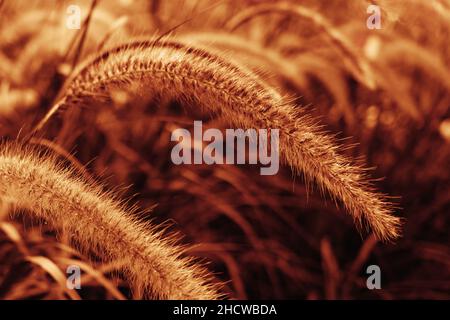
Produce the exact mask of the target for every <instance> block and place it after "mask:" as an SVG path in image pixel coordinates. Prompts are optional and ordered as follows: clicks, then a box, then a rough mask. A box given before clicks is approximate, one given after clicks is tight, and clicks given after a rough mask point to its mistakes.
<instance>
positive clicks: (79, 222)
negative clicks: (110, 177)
mask: <svg viewBox="0 0 450 320" xmlns="http://www.w3.org/2000/svg"><path fill="white" fill-rule="evenodd" d="M0 199H1V201H2V202H6V203H10V204H12V205H14V206H15V207H17V208H21V209H26V212H32V213H34V214H35V215H36V216H37V217H39V218H43V219H45V220H46V221H47V222H48V223H50V224H51V225H53V226H54V227H56V228H57V229H59V230H64V231H65V232H66V233H67V234H69V235H70V236H71V237H73V238H74V239H76V241H77V243H78V244H79V245H80V246H81V248H82V249H84V250H85V251H87V252H93V253H95V254H96V255H97V256H98V257H100V258H102V259H103V260H104V261H116V260H120V261H124V262H125V263H124V265H123V268H124V273H125V275H126V276H127V278H128V280H129V281H130V283H131V287H132V288H133V289H134V290H135V291H137V292H142V293H143V294H144V296H145V297H149V298H157V299H216V298H219V297H220V295H219V294H218V291H217V287H216V286H215V285H213V284H212V283H211V281H212V277H211V276H210V275H209V274H208V273H207V272H206V270H204V269H203V268H201V267H198V266H196V265H195V264H194V263H193V261H191V260H190V259H189V258H184V257H182V254H183V252H184V249H183V248H181V247H180V246H178V245H176V244H175V241H176V239H175V238H174V237H171V238H167V237H166V238H164V237H163V235H162V232H161V231H157V230H156V227H155V226H154V225H152V224H150V223H144V222H140V221H138V220H137V219H136V218H135V217H134V216H135V215H134V214H133V211H135V210H133V209H128V208H126V207H125V205H123V204H122V203H121V202H119V201H118V200H116V199H114V197H112V196H111V195H110V194H107V193H104V192H103V191H101V189H100V188H99V187H98V186H96V185H94V184H89V183H86V182H84V181H83V180H82V179H80V178H78V177H77V175H76V173H75V172H74V171H72V170H70V169H65V168H62V167H61V166H59V165H58V164H57V163H56V162H55V161H54V160H52V159H50V158H49V157H48V155H47V156H46V158H45V159H44V158H43V157H42V155H39V154H38V153H36V152H34V151H32V149H31V148H25V147H21V146H17V145H13V144H6V145H5V144H4V145H2V146H1V147H0Z"/></svg>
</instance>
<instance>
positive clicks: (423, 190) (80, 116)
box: [0, 0, 450, 299]
mask: <svg viewBox="0 0 450 320" xmlns="http://www.w3.org/2000/svg"><path fill="white" fill-rule="evenodd" d="M69 4H76V5H79V6H80V8H81V9H82V15H83V20H82V24H81V29H80V30H68V29H67V28H66V27H65V19H66V12H65V9H66V8H67V6H68V5H69ZM376 4H378V5H380V6H381V8H382V13H383V29H382V30H369V29H367V28H366V24H365V21H366V18H367V15H366V11H365V9H366V7H367V5H368V2H367V1H364V0H358V1H352V2H348V1H341V0H336V1H333V2H329V1H295V0H292V1H258V2H255V1H250V0H249V1H227V2H223V3H221V2H219V3H212V2H209V1H203V0H190V1H188V0H174V1H167V2H163V1H158V0H152V1H147V0H139V1H133V2H130V3H129V2H126V1H92V2H91V1H74V3H72V2H70V3H69V2H68V1H49V2H45V3H43V2H38V1H36V2H33V1H32V2H30V1H2V2H1V5H0V114H1V115H2V119H1V120H0V124H1V126H0V130H1V134H2V137H3V139H4V140H8V141H9V142H7V143H3V144H2V147H1V148H2V151H1V153H0V176H1V179H0V180H1V186H0V191H1V194H0V198H1V203H2V212H1V215H0V217H3V222H1V223H2V224H1V226H2V232H3V234H0V256H1V257H2V261H4V263H3V265H2V266H0V296H1V297H4V298H10V299H12V298H41V297H53V298H71V299H79V298H81V297H83V298H117V299H122V298H123V297H124V296H128V297H134V298H175V299H178V298H191V299H196V298H200V299H201V298H204V299H213V298H219V297H223V296H224V294H226V295H228V296H232V297H237V298H249V297H250V298H288V297H290V298H292V297H294V298H300V297H303V298H315V297H323V298H330V299H334V298H339V297H344V298H349V297H366V296H367V295H368V294H369V293H368V292H366V291H364V288H361V286H360V283H361V281H359V276H360V275H359V273H360V272H361V271H362V270H363V269H364V265H365V263H368V262H369V260H375V261H376V263H378V264H380V265H381V267H382V269H383V268H385V269H388V268H390V269H389V272H390V274H394V275H396V276H398V277H399V278H400V273H401V270H402V268H403V266H404V265H410V264H411V261H417V260H414V259H419V260H420V259H425V261H427V264H426V265H425V266H424V267H421V268H417V269H411V270H408V272H407V276H406V279H409V280H410V281H412V282H413V283H414V281H416V280H418V279H419V278H420V277H421V276H422V275H423V274H426V273H427V272H429V271H430V270H433V268H438V267H439V266H441V265H447V266H448V261H449V257H450V255H449V253H448V250H446V249H445V247H442V246H441V242H442V241H441V239H445V238H446V233H447V234H448V228H447V229H446V228H445V225H446V223H447V222H448V217H446V216H445V215H444V214H443V213H444V212H445V209H446V208H448V206H449V201H450V199H449V198H448V194H449V191H450V187H449V186H450V184H449V179H450V177H449V176H450V173H449V171H450V170H449V168H448V160H449V155H450V151H449V142H448V141H449V140H448V135H446V133H445V132H446V130H445V127H446V125H445V124H446V123H447V122H448V118H450V114H449V103H450V97H449V94H448V92H449V88H450V84H449V80H448V79H450V77H449V76H450V74H449V71H448V70H449V68H448V64H449V63H450V61H449V47H448V46H449V44H448V41H445V38H446V37H447V38H448V32H449V24H448V21H447V20H446V17H448V12H449V10H450V5H449V3H448V1H446V0H441V1H438V0H435V1H430V2H429V3H427V5H424V4H423V3H421V2H419V1H417V2H416V1H412V2H411V3H410V4H408V5H406V4H402V5H399V4H394V3H393V2H391V1H376ZM179 8H182V9H183V10H179ZM421 10H428V11H429V12H430V14H431V13H434V14H436V16H437V18H436V19H431V18H430V16H426V15H421V14H420V12H421ZM430 20H433V21H432V23H431V21H430ZM423 30H427V31H428V34H426V33H425V34H423ZM430 32H431V33H432V35H430ZM425 35H426V37H425ZM186 111H188V112H186ZM316 118H320V121H317V120H314V119H316ZM192 119H202V120H203V121H204V123H207V126H208V127H213V128H226V127H227V126H230V125H231V126H234V127H242V128H279V129H280V153H281V156H282V159H284V162H285V164H287V167H288V168H287V169H284V170H283V172H280V174H279V175H277V176H274V177H259V176H258V175H257V173H256V171H255V170H254V169H253V168H251V167H249V166H245V167H241V166H236V167H233V166H181V167H177V166H174V165H172V164H171V162H170V156H169V154H170V148H171V145H170V132H171V131H172V130H173V129H175V128H177V127H178V126H179V125H183V126H186V125H187V126H189V124H191V123H192ZM338 132H342V134H339V137H340V138H342V137H346V136H351V137H352V138H350V139H348V140H350V141H339V140H340V139H338V138H337V134H336V133H338ZM27 144H34V145H38V146H39V147H34V148H31V147H29V146H27ZM349 144H356V145H355V146H354V147H352V148H348V147H345V146H346V145H349ZM38 149H40V150H47V152H43V153H42V152H38ZM49 150H51V151H52V152H49ZM55 157H59V159H60V160H58V161H56V160H55ZM364 163H367V164H368V165H369V166H371V167H376V169H375V170H370V171H368V170H366V169H362V168H363V166H364V165H363V164H364ZM289 167H290V169H291V170H292V172H293V173H290V170H289ZM298 174H301V175H303V177H304V178H305V181H299V182H295V187H294V188H293V177H295V176H296V175H298ZM370 176H372V177H380V176H381V177H385V179H384V180H383V181H372V180H373V179H371V178H370ZM97 180H102V185H104V187H100V186H98V185H97V184H96V183H95V182H93V181H97ZM117 186H129V187H127V188H123V187H117ZM315 186H317V188H318V189H319V191H321V192H315V191H314V190H310V189H314V188H315ZM375 186H376V188H377V189H380V190H381V191H380V192H378V191H376V190H375ZM413 186H417V188H413ZM105 190H109V191H105ZM111 190H114V191H111ZM325 191H326V194H325ZM113 194H114V195H113ZM327 194H328V195H329V197H330V198H331V199H332V201H333V202H337V204H338V206H332V205H329V204H328V203H327V199H326V198H327V197H328V196H327ZM383 194H390V195H393V196H396V198H395V199H394V198H390V197H387V196H384V195H383ZM117 199H128V200H127V202H131V203H135V205H133V206H130V205H127V204H124V203H123V200H117ZM154 203H157V204H158V205H157V208H156V209H155V210H154V213H152V218H153V221H152V222H151V223H150V222H148V221H149V217H148V216H147V214H142V213H139V212H142V210H143V209H145V208H152V207H153V206H154ZM393 203H394V204H395V205H393ZM339 207H343V208H345V210H346V211H348V212H349V213H350V214H351V216H352V217H353V219H354V221H355V222H356V225H357V227H358V228H359V229H361V231H363V232H364V231H365V229H367V230H369V231H372V232H373V233H374V236H372V235H371V236H369V237H368V238H367V240H363V241H362V240H361V239H359V238H358V237H359V236H358V233H355V232H354V231H353V230H352V229H351V228H347V227H346V226H347V221H346V220H345V219H344V218H342V215H336V214H333V213H336V212H339V211H340V209H339ZM397 207H402V208H403V210H398V208H397ZM135 208H136V209H135ZM12 209H14V211H20V212H21V213H24V215H23V216H24V218H23V219H24V221H23V223H24V225H25V227H24V228H22V227H19V224H18V221H17V219H15V220H14V221H12V222H8V221H6V220H7V218H6V217H7V215H8V213H9V212H11V211H12ZM28 213H29V214H28ZM399 215H401V216H404V217H406V218H407V220H405V221H406V224H405V233H404V235H403V238H402V239H400V240H398V241H399V242H398V244H396V245H394V246H393V245H386V244H383V245H377V242H376V240H375V238H378V239H381V240H394V239H397V238H398V237H399V235H400V218H398V216H399ZM36 219H37V220H36ZM168 219H170V221H173V222H174V223H176V225H174V223H170V224H168V223H167V222H166V221H167V220H168ZM35 222H38V223H37V224H38V225H42V227H40V229H41V230H39V228H36V227H35V225H36V223H35ZM47 223H48V225H47ZM156 226H158V227H156ZM442 226H444V227H442ZM286 228H288V230H289V232H286ZM180 229H181V230H182V232H183V233H184V234H185V235H186V236H185V238H184V239H183V240H181V241H182V242H184V243H186V244H188V243H189V244H198V245H197V246H193V247H190V246H186V247H184V246H180V244H178V243H179V242H180V240H178V242H177V243H175V242H174V240H173V236H171V235H172V234H173V231H176V230H180ZM430 230H431V231H430ZM55 231H56V233H57V234H58V235H59V237H58V240H57V242H55V239H54V236H53V234H54V232H55ZM363 234H364V233H363ZM417 235H421V237H422V238H421V239H422V240H421V241H420V242H415V241H416V240H414V239H416V238H417ZM2 239H3V240H2ZM361 241H362V242H361ZM69 246H74V247H75V248H77V250H73V249H70V248H69ZM359 247H360V248H359ZM358 248H359V249H358ZM78 250H80V252H83V254H85V255H86V257H84V256H82V255H81V254H80V253H78ZM399 253H404V255H405V256H407V258H404V260H401V261H399V262H398V263H397V264H393V265H391V266H389V267H388V266H386V261H390V259H391V258H390V257H392V256H397V255H398V254H399ZM41 255H46V256H47V257H48V258H47V257H45V256H41ZM192 255H194V256H197V257H203V258H206V259H207V260H208V261H210V262H211V263H210V264H209V265H208V269H209V271H206V269H205V267H203V266H202V265H204V263H202V262H201V261H200V262H199V260H198V259H192V258H190V257H189V256H192ZM417 255H419V257H417ZM400 256H401V255H400ZM353 259H354V261H353V262H352V263H349V266H348V267H347V266H343V265H340V261H341V262H342V261H352V260H353ZM84 260H86V261H90V262H89V264H87V263H86V262H83V261H84ZM77 261H78V262H77ZM403 261H405V262H403ZM420 261H422V260H420ZM77 263H79V265H80V266H83V270H84V271H85V273H84V274H83V281H82V282H83V283H84V284H87V287H88V288H86V287H83V290H82V291H81V293H80V295H78V294H77V293H74V292H71V291H67V289H66V288H64V284H63V281H62V280H61V275H62V274H63V273H61V272H60V271H61V270H62V271H64V268H65V267H66V266H67V265H68V264H77ZM17 266H21V267H20V268H18V267H17ZM385 269H383V270H385ZM212 273H214V274H216V277H217V278H219V279H218V280H219V281H218V280H213V277H212V276H211V274H212ZM46 274H47V275H48V276H47V275H46ZM104 275H105V276H106V277H105V276H104ZM124 280H125V281H126V282H124ZM229 280H230V281H229ZM405 281H406V280H405ZM218 282H224V283H223V285H222V286H219V285H216V283H218ZM438 283H440V284H438ZM31 287H32V288H33V290H29V288H31ZM27 288H28V289H27ZM219 288H221V289H219ZM405 288H407V286H405V284H404V283H403V282H402V281H400V280H399V279H398V281H392V280H391V282H390V283H389V284H388V285H387V288H384V290H383V292H381V293H378V294H379V295H380V297H382V298H390V297H405V296H408V295H414V294H416V295H418V296H420V295H423V296H424V297H442V296H445V283H444V284H442V281H440V280H439V278H436V279H430V280H429V287H427V289H426V290H425V289H424V288H420V290H419V288H417V289H418V290H416V291H414V290H412V291H411V290H407V289H405ZM427 290H428V291H427ZM371 294H374V295H376V294H377V293H371Z"/></svg>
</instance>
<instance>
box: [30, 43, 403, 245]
mask: <svg viewBox="0 0 450 320" xmlns="http://www.w3.org/2000/svg"><path fill="white" fill-rule="evenodd" d="M130 83H133V84H136V83H139V84H140V85H141V88H142V91H143V90H148V91H151V92H152V93H155V94H160V95H164V96H165V97H170V98H174V99H177V100H179V101H180V102H182V103H186V104H188V105H197V106H201V107H203V108H204V109H206V110H207V111H209V112H211V113H214V114H216V115H219V116H221V117H223V118H224V119H225V120H227V121H228V123H230V124H232V125H234V126H236V127H240V128H272V129H279V130H280V141H279V143H280V151H281V156H282V159H283V160H284V161H285V162H286V163H288V164H289V165H290V166H291V167H292V168H293V170H294V171H295V172H296V173H300V172H302V173H304V175H305V176H306V177H307V178H308V181H309V180H315V181H317V182H318V185H319V186H320V188H321V189H322V190H328V191H329V193H330V194H331V195H332V197H333V198H334V199H336V200H339V201H341V202H342V203H343V205H344V206H345V207H346V208H347V209H348V211H349V212H350V214H351V215H352V217H353V218H354V220H355V222H356V224H357V225H358V226H363V225H368V226H370V227H371V228H372V229H373V231H374V233H375V234H376V235H377V236H378V237H379V238H380V239H384V240H392V239H395V238H397V237H398V236H399V225H400V219H399V218H397V217H394V216H392V215H391V213H392V209H391V207H390V205H389V203H388V202H387V201H386V200H385V198H384V197H383V196H381V195H380V194H378V193H376V192H374V191H373V188H372V187H371V184H370V182H369V181H368V178H367V177H366V174H365V170H364V169H361V168H360V167H358V166H355V165H353V164H352V162H351V161H350V160H349V159H347V158H346V157H344V156H342V155H340V154H339V153H338V152H337V149H338V147H337V145H336V143H335V141H334V139H333V138H331V137H330V136H328V135H325V134H323V133H322V132H321V131H320V130H319V126H318V125H317V124H316V123H315V122H314V120H312V119H311V118H310V117H309V116H307V115H305V114H302V113H301V109H299V108H298V107H297V106H295V105H293V104H292V103H290V102H289V101H287V100H286V99H284V98H283V97H282V96H281V95H280V94H279V93H278V92H277V91H276V90H275V89H273V88H271V87H269V86H267V85H266V84H265V83H263V82H262V81H261V80H260V79H259V78H258V77H257V76H255V75H254V74H253V73H250V72H248V71H246V69H245V68H241V67H240V66H239V65H237V64H232V63H229V62H228V61H225V60H223V59H222V58H221V57H220V56H218V55H215V54H214V53H211V52H208V51H206V50H204V49H199V48H195V47H190V46H186V45H184V44H182V43H179V42H175V41H144V42H132V43H129V44H125V45H122V46H119V47H116V48H114V49H111V50H109V51H106V52H104V53H103V54H100V55H99V56H97V57H96V58H94V59H91V60H88V61H87V62H86V63H85V64H83V65H81V66H80V67H79V68H78V69H77V71H76V72H75V73H74V74H73V76H72V77H71V78H70V79H69V81H68V82H67V83H66V85H65V86H64V90H63V91H62V93H61V94H60V96H59V101H58V102H57V103H56V104H55V105H54V106H53V107H52V108H51V109H50V110H49V112H48V113H47V114H46V115H45V117H44V118H43V120H42V121H41V122H40V123H39V124H38V126H37V127H36V129H40V128H42V127H43V126H44V125H45V123H46V122H47V121H48V120H49V119H50V117H51V116H52V115H53V114H55V113H56V112H57V111H58V110H59V109H60V108H62V107H67V106H70V105H73V104H77V103H79V102H80V101H83V99H84V98H86V97H89V98H91V99H104V98H106V97H107V93H108V90H110V89H113V88H114V87H123V86H127V85H128V84H130Z"/></svg>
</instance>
